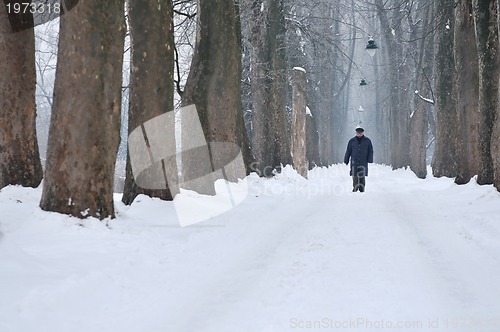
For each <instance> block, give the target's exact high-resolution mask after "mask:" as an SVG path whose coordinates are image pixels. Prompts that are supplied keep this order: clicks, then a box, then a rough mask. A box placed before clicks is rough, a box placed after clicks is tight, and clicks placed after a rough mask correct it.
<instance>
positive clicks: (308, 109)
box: [306, 106, 313, 118]
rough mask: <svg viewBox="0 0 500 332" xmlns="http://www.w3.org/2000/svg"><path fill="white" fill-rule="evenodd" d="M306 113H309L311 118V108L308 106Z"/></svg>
mask: <svg viewBox="0 0 500 332" xmlns="http://www.w3.org/2000/svg"><path fill="white" fill-rule="evenodd" d="M306 114H307V115H309V116H310V117H311V118H312V116H313V115H312V112H311V109H310V108H309V106H306Z"/></svg>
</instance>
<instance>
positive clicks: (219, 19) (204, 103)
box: [181, 0, 250, 194]
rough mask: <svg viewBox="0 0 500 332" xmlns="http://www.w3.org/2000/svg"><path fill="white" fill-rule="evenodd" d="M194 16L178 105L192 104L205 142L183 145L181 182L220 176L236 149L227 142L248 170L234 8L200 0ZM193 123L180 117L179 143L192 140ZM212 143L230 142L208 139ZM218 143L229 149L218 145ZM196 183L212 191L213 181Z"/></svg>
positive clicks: (218, 0)
mask: <svg viewBox="0 0 500 332" xmlns="http://www.w3.org/2000/svg"><path fill="white" fill-rule="evenodd" d="M197 17H198V30H197V35H196V45H195V50H194V55H193V60H192V63H191V70H190V73H189V77H188V80H187V83H186V88H185V91H184V93H183V95H182V105H183V106H189V105H195V106H196V109H197V112H198V113H197V114H198V117H199V120H200V123H201V128H202V130H203V134H204V136H205V139H206V141H207V142H208V143H209V145H206V146H200V147H197V148H196V151H195V150H192V151H190V152H189V151H185V150H184V147H183V148H182V149H183V157H182V173H183V178H184V180H185V182H184V183H185V185H186V183H187V181H189V180H194V179H195V178H197V177H202V176H210V174H213V176H214V177H213V180H216V179H217V178H223V177H224V176H223V174H220V173H217V172H218V170H217V169H218V168H219V166H222V165H224V164H227V161H229V160H230V159H231V158H232V157H236V155H235V153H236V154H237V153H238V152H237V151H236V150H235V149H233V148H231V146H233V147H234V146H237V147H239V148H240V149H241V152H242V156H243V160H244V164H245V166H246V167H247V171H248V169H249V167H250V166H249V164H250V150H249V146H248V144H247V140H246V131H245V126H244V121H243V112H242V105H241V71H242V70H241V49H240V40H239V37H240V28H239V26H238V23H239V20H238V18H237V8H236V7H235V3H234V1H233V0H215V1H210V0H200V1H199V2H198V12H197ZM191 122H192V121H188V119H185V118H183V119H182V120H181V126H182V145H183V146H187V145H189V144H190V141H191V139H192V137H190V136H191V133H190V131H189V129H188V128H189V126H190V125H191V124H192V123H191ZM213 142H219V143H220V142H223V143H232V144H233V145H231V144H226V145H214V144H211V143H213ZM222 146H225V147H227V148H228V150H224V148H222V150H220V149H217V148H216V147H222ZM243 175H244V174H243ZM183 187H184V186H183ZM198 188H199V189H198V191H202V192H203V193H206V194H215V189H214V187H213V183H212V182H211V181H210V183H207V185H204V186H202V187H198Z"/></svg>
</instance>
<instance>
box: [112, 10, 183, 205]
mask: <svg viewBox="0 0 500 332" xmlns="http://www.w3.org/2000/svg"><path fill="white" fill-rule="evenodd" d="M128 17H129V25H130V38H131V41H132V43H131V51H132V64H131V73H130V98H129V111H128V132H129V134H130V133H131V132H132V131H133V130H134V129H135V128H137V127H139V126H141V125H143V124H144V123H145V122H146V121H148V120H151V119H153V118H155V117H156V116H160V115H162V114H165V113H166V112H173V108H174V102H173V95H174V81H173V74H174V38H173V8H172V1H171V0H146V1H142V0H129V1H128ZM172 125H173V123H172ZM172 127H173V126H172ZM168 135H170V136H168ZM164 137H165V139H166V140H167V141H168V142H165V143H163V144H168V145H170V146H171V147H172V149H173V151H174V152H175V135H174V131H173V130H172V131H171V132H167V130H165V132H164ZM150 143H151V142H150ZM132 148H133V147H131V146H130V145H129V154H130V153H134V152H138V151H131V149H132ZM171 161H173V162H165V160H163V161H160V162H158V163H156V167H154V166H153V165H152V166H153V167H151V169H149V170H147V171H150V172H154V171H155V170H157V171H158V172H155V173H160V174H158V175H160V179H161V181H159V182H161V183H165V186H166V187H165V189H152V188H140V187H138V186H137V184H136V182H135V180H134V174H132V166H131V164H130V156H128V157H127V167H126V180H125V188H124V192H123V198H122V201H123V202H124V203H125V204H131V203H132V202H133V201H134V199H135V197H136V196H137V195H139V194H144V195H148V196H151V197H158V198H161V199H164V200H172V199H173V195H175V194H176V193H177V185H176V183H175V182H174V181H170V186H169V181H168V180H174V179H172V178H171V177H170V179H169V178H167V176H164V174H161V173H163V171H164V169H165V168H168V169H169V171H168V173H169V174H176V173H177V167H176V165H175V157H174V158H172V160H171ZM151 176H154V174H151ZM165 178H166V179H165ZM172 185H173V192H172Z"/></svg>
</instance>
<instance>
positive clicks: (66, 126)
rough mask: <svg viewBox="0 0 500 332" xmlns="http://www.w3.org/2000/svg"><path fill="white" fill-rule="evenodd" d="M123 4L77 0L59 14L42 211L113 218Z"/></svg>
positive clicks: (123, 23)
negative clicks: (55, 67) (75, 4)
mask: <svg viewBox="0 0 500 332" xmlns="http://www.w3.org/2000/svg"><path fill="white" fill-rule="evenodd" d="M123 5H124V3H123V0H107V1H100V0H80V1H79V3H78V5H77V6H75V7H74V8H73V9H72V10H71V11H70V12H68V13H66V14H65V15H63V16H62V17H61V21H60V37H59V51H58V60H59V61H58V64H57V69H56V80H55V88H54V96H55V97H54V104H53V110H52V117H51V125H50V131H49V140H48V151H47V165H46V172H45V181H44V185H43V193H42V199H41V202H40V206H41V208H42V209H43V210H46V211H54V212H60V213H66V214H70V215H73V216H75V217H78V218H83V217H87V216H92V217H96V218H100V219H104V218H107V217H114V207H113V178H114V168H115V159H116V153H117V150H118V144H119V140H120V135H119V134H120V105H121V78H122V58H123V42H124V34H125V22H124V14H123Z"/></svg>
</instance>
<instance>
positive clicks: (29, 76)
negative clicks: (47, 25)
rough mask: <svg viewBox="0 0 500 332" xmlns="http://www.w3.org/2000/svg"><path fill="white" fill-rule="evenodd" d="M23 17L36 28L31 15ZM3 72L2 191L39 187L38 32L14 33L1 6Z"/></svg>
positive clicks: (0, 107)
mask: <svg viewBox="0 0 500 332" xmlns="http://www.w3.org/2000/svg"><path fill="white" fill-rule="evenodd" d="M18 2H19V3H20V2H21V1H16V3H18ZM11 3H13V2H11ZM20 16H21V17H20V18H21V19H22V21H23V22H28V23H27V24H28V25H29V26H33V17H32V15H31V14H30V13H27V14H20ZM29 22H31V23H29ZM0 73H1V75H0V189H1V188H3V187H5V186H8V185H10V184H17V185H22V186H27V187H37V186H38V185H39V184H40V181H41V180H42V165H41V162H40V154H39V151H38V144H37V139H36V106H35V87H36V72H35V36H34V30H33V29H27V30H23V31H20V32H16V33H14V32H13V27H12V26H11V24H10V23H9V15H8V13H7V9H6V7H5V6H4V5H0Z"/></svg>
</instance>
